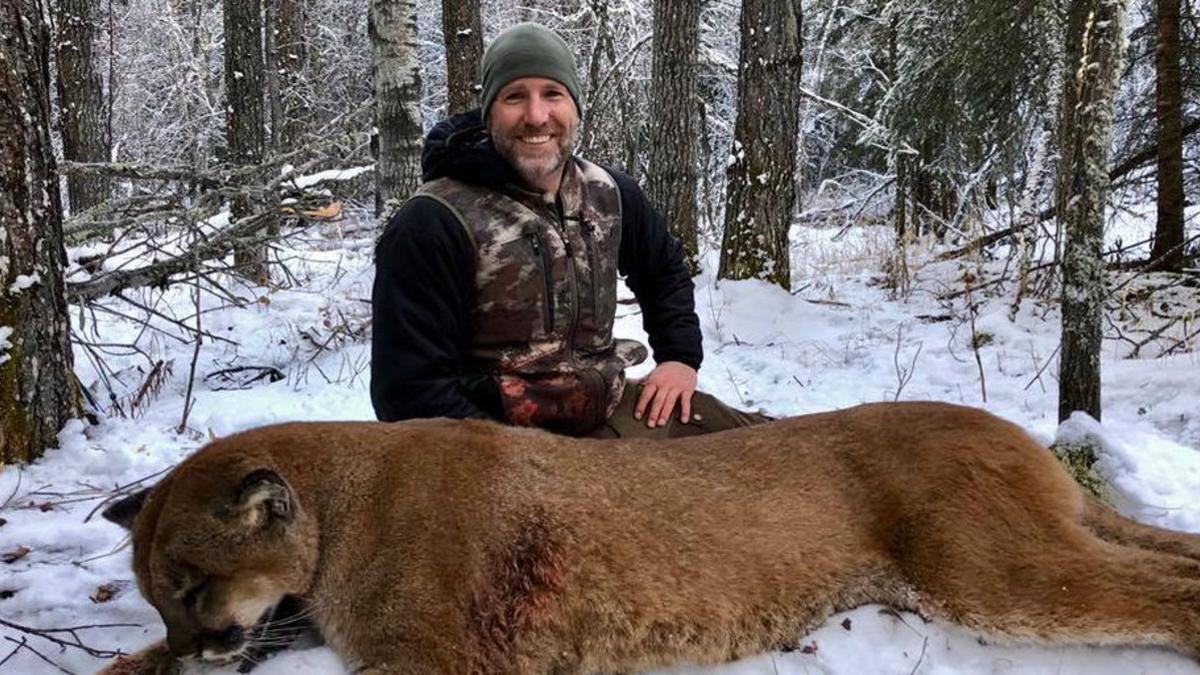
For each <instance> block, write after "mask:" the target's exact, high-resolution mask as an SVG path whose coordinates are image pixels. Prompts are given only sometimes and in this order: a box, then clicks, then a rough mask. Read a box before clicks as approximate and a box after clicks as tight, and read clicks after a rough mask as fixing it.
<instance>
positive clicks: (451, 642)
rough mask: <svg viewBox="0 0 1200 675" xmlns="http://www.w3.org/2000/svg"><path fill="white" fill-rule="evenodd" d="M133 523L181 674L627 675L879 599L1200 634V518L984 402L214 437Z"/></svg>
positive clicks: (1124, 634) (1056, 635) (977, 626)
mask: <svg viewBox="0 0 1200 675" xmlns="http://www.w3.org/2000/svg"><path fill="white" fill-rule="evenodd" d="M148 493H149V494H148V495H140V496H135V497H130V498H128V499H126V500H124V501H123V502H122V503H119V504H118V505H116V506H114V507H112V508H111V509H110V510H109V513H108V514H107V515H108V516H109V517H110V518H111V519H114V520H117V521H122V522H124V523H125V524H127V525H131V527H132V537H133V558H134V570H135V572H136V575H137V580H138V586H139V588H140V589H141V592H142V595H143V596H145V598H146V599H147V600H149V601H150V603H151V604H153V605H154V606H155V607H156V608H157V609H158V611H159V613H160V614H161V615H162V618H163V621H164V622H165V623H166V628H167V638H166V642H165V644H160V645H156V646H154V647H151V648H150V649H148V650H147V651H146V652H144V653H143V654H142V655H140V656H138V657H133V658H125V659H121V660H118V661H117V662H116V663H114V664H112V665H111V666H109V670H108V672H110V673H118V672H120V673H149V672H169V671H170V670H171V669H172V668H173V667H174V664H175V663H176V659H177V658H180V657H182V658H190V657H195V658H199V659H204V660H212V661H225V660H232V659H236V658H239V657H241V656H242V655H244V654H247V653H249V652H250V650H254V649H255V648H256V647H257V646H259V645H260V644H271V643H272V642H277V641H278V640H279V635H280V631H281V630H282V629H283V626H282V624H289V623H290V622H294V621H295V620H296V619H297V618H298V616H297V615H296V613H295V612H292V613H291V614H290V618H287V619H284V620H278V619H275V620H272V616H273V614H272V611H273V609H274V608H275V607H276V606H277V605H279V604H280V603H281V602H283V601H285V600H288V601H298V602H299V603H301V606H302V609H301V610H300V616H306V617H307V619H308V620H310V621H311V622H312V624H313V625H314V626H315V628H316V630H317V631H318V632H319V633H320V635H321V636H323V638H324V640H325V641H326V642H327V643H328V644H329V645H330V646H331V647H332V648H333V649H334V650H336V651H337V653H338V654H339V655H340V656H341V657H342V659H343V660H344V661H345V663H346V665H347V666H348V667H349V668H350V669H351V671H352V672H356V673H370V674H373V675H400V674H413V675H428V674H430V673H479V674H484V673H487V674H507V673H514V674H515V673H611V672H629V671H640V670H645V669H649V668H654V667H659V666H664V665H668V664H675V663H685V662H686V663H698V664H699V663H718V662H725V661H729V660H732V659H737V658H739V657H743V656H747V655H751V654H755V653H759V652H764V651H768V650H772V649H779V648H787V647H789V646H792V645H794V644H795V643H796V642H797V640H798V639H799V638H801V637H802V636H804V635H805V634H806V633H807V632H809V631H811V630H813V629H814V628H816V627H817V626H819V625H820V624H821V623H822V622H823V621H825V619H826V618H827V617H829V616H830V615H831V614H832V613H834V612H837V611H839V610H843V609H847V608H852V607H855V606H858V605H862V604H865V603H884V604H887V605H891V606H892V607H896V608H900V609H906V610H913V611H918V612H921V613H922V614H924V615H927V616H932V617H935V618H939V619H943V620H946V621H952V622H955V623H958V624H961V625H963V626H966V627H968V628H970V629H973V630H975V631H978V632H979V633H982V634H985V635H990V636H993V637H1003V638H1012V639H1018V640H1030V641H1039V642H1073V643H1087V644H1141V645H1165V646H1168V647H1172V648H1174V649H1177V650H1180V651H1183V652H1186V653H1188V654H1190V655H1192V656H1196V655H1197V654H1200V536H1195V535H1188V534H1180V533H1176V532H1170V531H1166V530H1161V529H1156V528H1153V527H1149V526H1146V525H1140V524H1138V523H1136V522H1133V521H1131V520H1128V519H1126V518H1124V517H1122V516H1119V515H1117V514H1116V513H1115V512H1113V511H1112V510H1110V509H1109V508H1107V507H1106V506H1104V505H1102V504H1101V503H1100V502H1099V501H1097V500H1095V499H1092V498H1090V497H1088V496H1085V495H1084V494H1083V493H1081V492H1080V490H1079V489H1078V488H1077V487H1076V485H1075V483H1074V482H1073V481H1072V479H1071V477H1070V476H1069V475H1068V474H1067V473H1066V472H1065V471H1064V470H1063V469H1062V468H1061V467H1060V465H1059V463H1058V462H1057V461H1056V460H1055V458H1054V457H1053V456H1052V455H1051V453H1050V452H1048V451H1047V450H1046V449H1045V448H1043V447H1042V446H1040V445H1039V444H1037V443H1036V442H1035V441H1033V440H1032V439H1031V438H1030V437H1029V436H1027V435H1026V434H1025V433H1024V432H1023V431H1021V429H1019V428H1018V427H1016V426H1015V425H1013V424H1010V423H1008V422H1005V421H1003V420H1001V419H998V418H996V417H994V416H992V415H990V414H988V413H985V412H983V411H980V410H974V409H970V408H963V407H957V406H952V405H945V404H940V403H894V404H874V405H863V406H859V407H856V408H851V409H848V410H842V411H838V412H831V413H822V414H815V415H806V416H803V417H796V418H792V419H785V420H780V421H778V422H773V423H769V424H765V425H762V426H756V427H752V428H746V429H737V430H733V431H728V432H722V433H718V434H713V435H709V436H699V437H693V438H686V439H678V440H669V441H642V442H639V441H597V440H573V439H569V438H564V437H560V436H554V435H551V434H549V433H545V432H541V431H535V430H529V429H517V428H511V427H503V426H500V425H498V424H494V423H491V422H480V421H451V420H422V421H412V422H405V423H399V424H382V423H365V422H364V423H296V424H283V425H279V426H271V427H265V428H261V429H255V430H252V431H247V432H244V433H239V434H236V435H233V436H229V437H227V438H222V439H219V440H216V441H213V442H212V443H210V444H208V445H207V446H206V447H204V448H203V449H202V450H200V451H199V452H197V453H196V454H195V455H194V456H192V457H190V458H189V459H187V460H186V461H184V462H183V463H182V464H180V465H179V466H178V467H177V468H176V469H174V470H173V471H172V472H171V473H170V474H169V475H167V477H166V478H164V479H163V480H162V481H161V482H160V483H159V484H158V485H156V486H155V487H154V488H152V489H151V490H149V491H148Z"/></svg>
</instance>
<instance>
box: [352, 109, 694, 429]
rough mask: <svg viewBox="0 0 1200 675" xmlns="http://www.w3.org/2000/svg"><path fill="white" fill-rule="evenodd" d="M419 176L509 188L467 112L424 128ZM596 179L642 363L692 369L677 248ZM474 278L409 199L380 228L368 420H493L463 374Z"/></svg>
mask: <svg viewBox="0 0 1200 675" xmlns="http://www.w3.org/2000/svg"><path fill="white" fill-rule="evenodd" d="M421 170H422V177H423V179H424V180H433V179H435V178H441V177H445V176H449V177H451V178H455V179H457V180H461V181H464V182H468V183H472V184H475V185H483V186H487V187H495V188H497V189H499V188H500V187H501V186H503V185H505V184H511V183H519V182H520V181H519V179H518V178H517V175H516V172H515V170H514V169H513V168H512V167H511V166H510V165H509V164H508V162H507V161H506V160H505V159H504V158H503V157H501V156H500V155H499V154H497V153H496V151H495V149H494V148H493V147H492V143H491V139H490V137H489V136H488V134H487V131H486V129H485V128H484V126H483V122H482V120H481V118H480V115H479V111H477V110H476V111H472V112H468V113H463V114H461V115H456V116H454V117H452V118H450V119H448V120H445V121H443V122H441V123H439V124H438V125H437V126H435V127H434V128H433V130H432V131H430V133H429V135H428V136H427V137H426V139H425V147H424V149H423V151H422V153H421ZM608 171H609V173H611V174H612V175H613V177H614V178H615V179H616V182H617V186H618V187H619V189H620V191H621V209H622V223H621V228H622V229H621V250H620V254H619V259H618V263H617V267H618V270H619V271H620V273H621V274H622V275H625V277H626V279H625V283H626V284H627V285H628V286H629V288H630V289H631V290H632V291H633V293H634V296H635V297H637V300H638V303H639V304H640V305H641V307H642V316H643V327H644V328H645V330H646V333H647V334H648V335H649V336H650V348H651V349H652V350H653V352H654V358H655V360H656V361H658V362H659V363H662V362H663V361H681V362H683V363H686V364H688V365H690V366H692V367H693V368H699V367H700V361H701V359H702V356H703V355H702V352H701V347H700V322H699V319H697V317H696V312H695V305H694V301H693V298H692V294H693V286H692V280H691V276H690V275H689V274H688V270H687V267H686V266H685V265H684V262H683V255H682V249H681V247H680V245H679V241H678V240H677V239H675V238H674V237H672V236H671V235H670V233H669V232H668V231H667V227H666V223H665V222H664V221H663V217H662V216H661V215H660V214H659V213H658V212H657V211H655V210H654V209H653V208H652V207H651V206H650V204H649V203H648V202H647V201H646V197H645V195H644V194H643V193H642V191H641V189H640V188H639V187H638V186H637V184H636V183H635V182H634V181H633V179H632V178H630V177H629V176H626V175H625V174H623V173H620V172H617V171H613V170H612V169H608ZM474 279H475V251H474V249H473V248H472V246H471V241H470V239H469V238H468V237H467V234H466V232H465V231H464V230H463V228H462V226H461V225H460V224H459V223H458V221H457V220H456V219H455V217H454V216H453V215H452V214H451V213H450V212H449V211H448V210H447V209H446V208H445V207H443V206H442V205H441V204H439V203H437V202H435V201H433V200H430V199H414V200H410V201H409V202H408V203H407V204H405V205H404V206H403V207H402V208H401V209H400V211H399V212H398V213H397V214H396V215H395V216H394V217H393V218H392V219H391V221H390V222H389V223H388V225H387V227H386V229H385V230H384V233H383V235H382V236H381V237H380V239H379V242H378V244H377V245H376V249H375V286H374V290H373V293H372V299H371V302H372V309H373V313H374V321H373V323H374V335H373V338H372V342H371V402H372V403H373V404H374V406H375V415H376V417H378V418H379V419H380V420H384V421H395V420H402V419H411V418H417V417H458V418H462V417H482V418H492V419H500V418H501V416H502V408H501V404H500V394H499V390H498V388H497V385H496V382H495V380H493V379H492V378H491V376H489V375H487V374H484V373H478V372H469V371H468V370H467V369H466V368H465V367H464V358H463V356H464V355H465V354H466V353H467V345H468V344H469V340H470V336H469V335H468V327H469V326H468V318H469V316H470V310H471V307H472V306H473V300H474Z"/></svg>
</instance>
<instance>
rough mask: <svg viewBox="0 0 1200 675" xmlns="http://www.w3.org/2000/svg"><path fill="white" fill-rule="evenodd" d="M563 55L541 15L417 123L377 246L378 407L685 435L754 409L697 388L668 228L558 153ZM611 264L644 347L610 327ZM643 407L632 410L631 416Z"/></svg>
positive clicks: (386, 414) (564, 106) (622, 190)
mask: <svg viewBox="0 0 1200 675" xmlns="http://www.w3.org/2000/svg"><path fill="white" fill-rule="evenodd" d="M581 112H582V110H581V105H580V87H579V83H578V80H577V78H576V74H575V64H574V59H573V58H572V56H571V53H570V50H569V49H568V48H567V45H566V43H565V42H563V40H562V39H561V38H560V37H558V36H557V35H556V34H554V33H553V32H551V31H550V30H548V29H546V28H544V27H542V26H539V25H537V24H521V25H518V26H515V27H513V28H511V29H509V30H507V31H505V32H504V33H503V34H501V35H500V36H499V37H497V38H496V40H495V41H494V42H493V43H492V44H491V45H490V46H489V48H488V50H487V52H486V53H485V54H484V58H483V92H482V107H481V109H480V110H477V111H472V112H469V113H464V114H461V115H457V116H455V117H452V118H451V119H449V120H446V121H444V122H442V123H440V124H438V125H437V126H436V127H435V128H434V129H433V130H432V131H431V132H430V133H429V136H428V137H427V138H426V141H425V147H424V150H423V152H422V157H421V164H422V173H423V179H424V184H423V185H422V186H421V188H420V189H419V190H418V191H417V193H416V194H415V195H414V196H413V197H412V198H411V199H409V200H408V202H407V203H405V204H404V206H403V207H402V208H401V209H400V211H399V212H398V213H397V214H396V215H395V216H394V217H393V218H392V219H391V221H390V222H389V223H388V226H387V228H386V229H385V231H384V233H383V235H382V236H381V238H380V240H379V243H378V246H377V249H376V278H375V287H374V293H373V298H372V303H373V311H374V338H373V342H372V360H371V399H372V402H373V404H374V406H375V412H376V415H377V416H378V417H379V419H381V420H385V421H392V420H400V419H408V418H414V417H460V418H462V417H480V418H492V419H497V420H500V421H503V422H506V423H509V424H516V425H523V426H537V427H542V428H546V429H549V430H552V431H556V432H559V433H566V434H571V435H576V436H585V435H592V436H599V437H614V436H617V437H628V436H635V435H637V436H663V437H665V436H682V435H692V434H698V433H707V432H709V431H715V430H718V429H722V428H729V427H733V426H741V425H745V424H749V423H753V422H756V421H761V420H762V419H764V418H762V417H761V416H755V415H748V414H745V413H741V412H738V411H735V410H732V409H731V408H728V407H727V406H724V405H723V404H721V403H720V402H719V401H717V400H716V399H714V398H713V397H711V396H708V395H705V394H703V393H698V392H696V370H697V369H698V368H699V367H700V362H701V359H702V352H701V347H700V327H699V320H698V319H697V317H696V314H695V311H694V303H693V299H692V293H693V286H692V281H691V278H690V276H689V274H688V271H687V268H686V267H685V266H684V263H683V259H682V256H681V252H680V251H681V249H680V246H679V242H678V241H677V240H675V239H674V238H672V237H671V236H670V234H669V233H668V231H667V228H666V226H665V224H664V223H663V219H662V217H661V216H660V215H659V214H657V213H656V212H655V211H654V210H653V209H652V208H651V207H650V206H649V204H648V203H647V202H646V198H645V196H644V195H643V194H642V192H641V190H640V189H639V188H638V187H637V185H636V184H635V183H634V182H633V180H632V179H631V178H629V177H628V176H625V175H624V174H621V173H619V172H616V171H612V170H609V169H604V168H602V167H599V166H597V165H595V164H592V163H590V162H587V161H586V160H583V159H581V158H579V157H576V156H574V155H573V154H572V149H573V147H574V144H575V140H576V136H577V133H578V130H579V122H580V115H581ZM618 273H621V274H624V275H626V277H627V279H626V283H627V284H628V286H629V287H630V288H631V289H632V290H633V292H634V295H635V296H636V297H637V299H638V302H639V304H640V305H641V307H642V311H643V315H644V318H643V324H644V327H645V329H646V332H647V333H648V334H649V336H650V345H651V347H652V348H653V350H654V357H655V360H656V362H657V364H658V365H657V367H656V368H655V369H654V370H653V371H652V372H651V373H650V374H649V375H648V376H647V377H646V378H645V379H644V380H642V381H641V382H640V383H636V384H634V383H631V384H634V386H630V387H626V382H625V375H624V370H625V368H627V367H628V366H632V365H636V364H638V363H640V362H642V361H643V360H645V358H646V356H647V354H646V348H645V347H644V346H642V345H641V344H639V343H637V342H635V341H632V340H614V339H613V337H612V327H613V319H614V315H615V312H616V304H617V303H616V281H617V275H618ZM639 420H640V422H639Z"/></svg>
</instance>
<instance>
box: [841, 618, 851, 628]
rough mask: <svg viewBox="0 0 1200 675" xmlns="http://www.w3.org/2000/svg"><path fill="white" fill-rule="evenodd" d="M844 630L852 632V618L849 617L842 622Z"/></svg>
mask: <svg viewBox="0 0 1200 675" xmlns="http://www.w3.org/2000/svg"><path fill="white" fill-rule="evenodd" d="M842 628H845V629H846V630H850V618H849V617H846V620H845V621H843V622H842Z"/></svg>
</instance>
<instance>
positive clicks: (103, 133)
mask: <svg viewBox="0 0 1200 675" xmlns="http://www.w3.org/2000/svg"><path fill="white" fill-rule="evenodd" d="M55 10H56V11H55V16H54V21H55V23H56V29H57V35H56V36H55V41H54V43H55V45H54V46H55V58H56V59H57V62H58V100H59V106H60V109H61V110H62V140H63V157H64V158H66V159H69V160H72V161H76V162H107V161H109V159H110V157H109V153H110V152H111V150H112V143H111V139H110V137H109V127H108V107H107V106H106V104H105V99H104V86H103V80H102V78H101V76H100V71H99V69H97V67H96V65H97V62H98V59H97V57H98V49H97V43H96V25H97V23H98V22H99V19H100V16H99V3H98V2H97V0H57V3H56V6H55ZM67 196H68V199H69V201H70V205H71V212H72V213H79V212H81V211H84V210H86V209H88V208H91V207H93V206H95V205H97V204H100V203H103V202H105V201H107V200H108V198H109V196H110V195H109V181H108V179H107V178H104V177H102V176H96V175H87V174H74V175H71V176H68V177H67Z"/></svg>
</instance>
